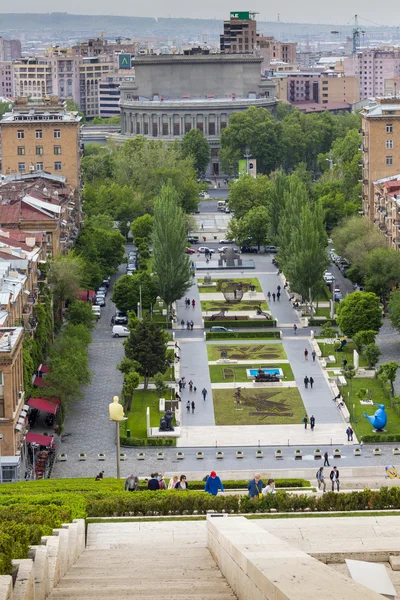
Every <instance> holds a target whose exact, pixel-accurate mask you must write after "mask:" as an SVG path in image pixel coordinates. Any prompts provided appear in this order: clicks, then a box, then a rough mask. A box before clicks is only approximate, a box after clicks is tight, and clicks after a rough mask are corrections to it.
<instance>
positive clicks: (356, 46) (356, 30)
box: [353, 15, 365, 54]
mask: <svg viewBox="0 0 400 600" xmlns="http://www.w3.org/2000/svg"><path fill="white" fill-rule="evenodd" d="M361 34H363V35H364V34H365V31H363V30H362V29H361V27H360V26H359V25H358V16H357V15H354V27H353V54H357V52H359V51H360V47H361V44H360V35H361Z"/></svg>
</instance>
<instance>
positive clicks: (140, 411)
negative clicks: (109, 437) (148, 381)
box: [121, 390, 175, 438]
mask: <svg viewBox="0 0 400 600" xmlns="http://www.w3.org/2000/svg"><path fill="white" fill-rule="evenodd" d="M167 398H169V395H167ZM158 404H159V398H158V395H157V392H156V390H136V391H135V393H134V395H133V402H132V410H130V411H129V412H128V413H127V414H126V416H127V417H128V420H127V421H124V423H123V424H122V425H121V436H125V435H126V430H127V429H129V430H130V432H131V437H138V438H147V427H146V410H147V407H148V406H149V407H150V425H151V426H152V427H158V426H159V424H160V418H161V416H162V415H161V413H160V412H159V411H158ZM174 421H175V419H174Z"/></svg>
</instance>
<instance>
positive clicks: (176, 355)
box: [174, 352, 180, 362]
mask: <svg viewBox="0 0 400 600" xmlns="http://www.w3.org/2000/svg"><path fill="white" fill-rule="evenodd" d="M174 356H175V360H176V362H179V361H180V357H179V356H178V354H177V353H176V352H175V355H174Z"/></svg>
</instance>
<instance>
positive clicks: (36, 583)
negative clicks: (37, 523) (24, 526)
mask: <svg viewBox="0 0 400 600" xmlns="http://www.w3.org/2000/svg"><path fill="white" fill-rule="evenodd" d="M41 542H42V543H41V545H40V546H31V549H30V551H29V558H27V559H20V560H13V569H14V574H13V578H12V577H10V576H9V575H3V576H0V600H45V599H46V598H47V596H49V594H50V593H51V591H52V590H53V588H54V587H55V586H56V585H57V583H58V582H59V581H60V580H61V578H62V577H63V576H64V574H65V573H66V572H67V570H68V569H69V568H70V567H71V566H72V565H73V563H74V562H75V561H76V560H77V559H78V558H79V556H80V554H81V553H82V552H83V550H84V549H85V521H84V519H77V520H75V521H73V523H68V524H64V525H63V526H62V527H61V529H53V535H52V536H44V537H42V540H41ZM13 581H14V585H13Z"/></svg>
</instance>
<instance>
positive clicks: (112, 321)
mask: <svg viewBox="0 0 400 600" xmlns="http://www.w3.org/2000/svg"><path fill="white" fill-rule="evenodd" d="M114 324H115V316H114V315H113V316H112V317H111V327H112V326H113V325H114Z"/></svg>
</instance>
